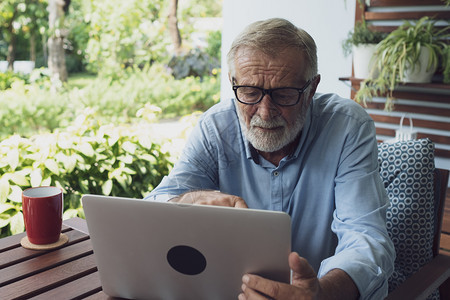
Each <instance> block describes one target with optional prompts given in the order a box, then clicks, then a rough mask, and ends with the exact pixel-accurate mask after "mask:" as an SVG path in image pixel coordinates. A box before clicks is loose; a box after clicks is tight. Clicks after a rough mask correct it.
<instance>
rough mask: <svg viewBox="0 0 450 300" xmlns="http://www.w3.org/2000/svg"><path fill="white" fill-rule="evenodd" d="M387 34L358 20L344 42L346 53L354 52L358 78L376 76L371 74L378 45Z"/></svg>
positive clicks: (355, 75)
mask: <svg viewBox="0 0 450 300" xmlns="http://www.w3.org/2000/svg"><path fill="white" fill-rule="evenodd" d="M385 36H386V34H385V33H383V32H377V31H373V30H371V29H370V28H369V27H368V26H367V24H366V23H365V22H358V23H356V24H355V27H354V29H353V30H352V31H350V32H349V33H348V37H347V39H346V40H344V42H343V43H342V48H343V50H344V55H346V56H347V55H350V54H351V53H353V71H354V72H353V73H354V77H356V78H369V77H372V76H373V77H376V74H375V73H373V74H370V73H371V72H370V70H371V69H372V68H371V65H372V64H373V59H372V58H373V55H374V53H375V50H376V46H377V44H378V43H379V42H381V41H382V40H383V38H384V37H385Z"/></svg>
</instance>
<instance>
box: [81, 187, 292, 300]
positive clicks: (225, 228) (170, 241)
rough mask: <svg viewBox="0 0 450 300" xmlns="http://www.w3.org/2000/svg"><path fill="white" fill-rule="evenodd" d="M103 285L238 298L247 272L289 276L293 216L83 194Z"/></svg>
mask: <svg viewBox="0 0 450 300" xmlns="http://www.w3.org/2000/svg"><path fill="white" fill-rule="evenodd" d="M82 203H83V207H84V211H85V214H86V221H87V224H88V228H89V233H90V236H91V240H92V246H93V249H94V255H95V259H96V261H97V265H98V269H99V274H100V279H101V282H102V287H103V290H104V292H105V293H106V294H108V295H110V296H114V297H122V298H130V299H236V298H237V296H238V295H239V293H240V292H241V285H242V281H241V278H242V275H244V274H245V273H253V274H259V275H261V276H264V277H267V278H270V279H273V280H277V281H283V282H286V283H288V282H289V280H290V270H289V265H288V255H289V253H290V251H291V244H290V240H291V224H290V217H289V215H287V214H285V213H281V212H271V211H262V210H252V209H238V208H227V207H217V206H204V205H186V204H175V203H159V202H150V201H144V200H137V199H128V198H119V197H105V196H96V195H86V196H84V197H83V198H82Z"/></svg>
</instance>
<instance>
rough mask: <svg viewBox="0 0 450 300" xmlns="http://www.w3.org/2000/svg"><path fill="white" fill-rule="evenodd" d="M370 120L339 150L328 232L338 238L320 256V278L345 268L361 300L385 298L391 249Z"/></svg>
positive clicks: (390, 272) (392, 261) (390, 265)
mask: <svg viewBox="0 0 450 300" xmlns="http://www.w3.org/2000/svg"><path fill="white" fill-rule="evenodd" d="M373 137H374V127H373V124H372V122H366V124H364V126H361V127H359V128H357V129H356V132H355V134H354V135H352V138H351V139H350V140H349V141H348V143H346V144H347V145H351V147H350V146H349V147H348V148H346V149H344V150H343V151H342V156H341V161H340V165H339V169H338V174H337V176H336V179H335V205H336V209H335V211H334V214H333V222H332V230H333V232H334V233H335V234H336V236H337V237H338V246H337V248H336V252H335V255H333V256H331V257H330V258H328V259H325V260H324V261H323V262H322V264H321V267H320V270H319V277H322V276H324V275H325V274H326V273H328V272H329V271H330V270H332V269H336V268H338V269H342V270H344V271H345V272H346V273H347V274H348V275H349V276H350V277H351V278H352V279H353V281H354V282H355V284H356V285H357V287H358V289H359V292H360V296H361V299H384V297H385V296H386V295H387V291H388V286H387V284H388V281H387V280H388V278H389V276H390V275H391V274H392V271H393V265H394V259H395V250H394V246H393V244H392V241H391V240H390V238H389V236H388V233H387V230H386V210H387V207H388V205H389V203H388V198H387V196H386V191H385V189H384V187H383V185H382V182H381V179H380V175H379V169H378V162H377V153H378V152H377V145H376V140H375V139H374V138H373Z"/></svg>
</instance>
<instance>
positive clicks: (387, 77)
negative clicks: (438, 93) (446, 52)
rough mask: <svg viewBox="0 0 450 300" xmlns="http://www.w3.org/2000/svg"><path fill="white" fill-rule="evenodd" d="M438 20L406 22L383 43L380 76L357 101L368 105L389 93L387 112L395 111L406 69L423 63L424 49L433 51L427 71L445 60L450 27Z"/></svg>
mask: <svg viewBox="0 0 450 300" xmlns="http://www.w3.org/2000/svg"><path fill="white" fill-rule="evenodd" d="M435 23H436V22H435V21H432V20H430V19H429V18H428V17H423V18H421V19H420V20H419V21H417V22H416V23H411V22H409V21H404V23H403V24H402V25H401V26H399V27H398V28H397V29H396V30H394V31H392V32H391V33H390V34H389V35H388V36H387V37H386V38H385V39H384V40H383V41H381V42H380V43H379V44H378V46H377V50H376V52H375V55H374V60H375V61H376V64H375V66H374V67H375V68H378V69H379V70H380V74H379V76H378V77H377V78H375V79H366V80H365V81H364V82H363V83H362V84H361V88H360V89H359V91H358V92H357V93H356V96H355V100H356V101H358V102H363V103H365V102H366V101H371V100H372V97H374V96H377V95H379V94H383V93H385V92H387V93H388V95H387V101H386V107H385V108H386V109H387V110H390V109H391V108H392V101H391V100H392V99H393V96H392V92H393V90H394V88H395V87H396V86H397V85H398V83H399V82H403V80H404V77H405V69H407V68H411V66H413V68H414V65H415V64H416V62H417V61H418V60H419V55H420V51H421V47H426V48H427V49H428V50H429V51H430V57H429V61H428V65H427V68H428V69H430V68H434V67H436V66H437V65H438V63H439V61H441V60H442V54H443V49H445V48H446V47H448V46H447V44H446V42H445V39H446V38H448V34H446V32H447V31H448V29H449V27H445V28H439V27H436V26H435Z"/></svg>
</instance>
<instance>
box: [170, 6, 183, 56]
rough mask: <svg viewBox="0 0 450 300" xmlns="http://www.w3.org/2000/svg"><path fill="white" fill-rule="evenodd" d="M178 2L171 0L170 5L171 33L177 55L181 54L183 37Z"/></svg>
mask: <svg viewBox="0 0 450 300" xmlns="http://www.w3.org/2000/svg"><path fill="white" fill-rule="evenodd" d="M177 11H178V0H170V4H169V18H168V22H169V33H170V37H171V39H172V43H173V48H174V51H175V54H176V55H180V54H181V35H180V30H179V29H178V18H177Z"/></svg>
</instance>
